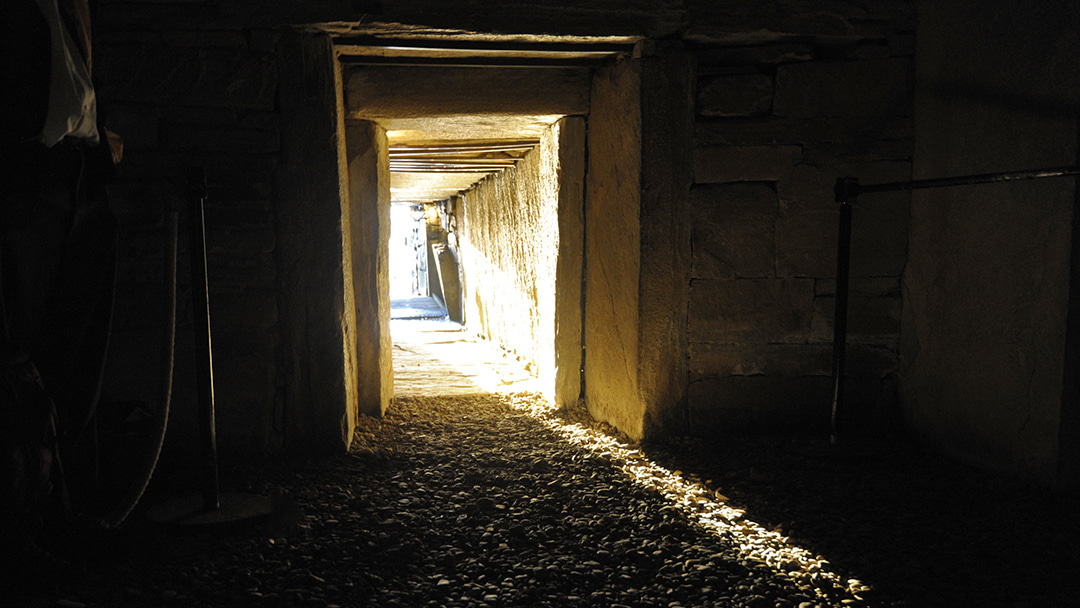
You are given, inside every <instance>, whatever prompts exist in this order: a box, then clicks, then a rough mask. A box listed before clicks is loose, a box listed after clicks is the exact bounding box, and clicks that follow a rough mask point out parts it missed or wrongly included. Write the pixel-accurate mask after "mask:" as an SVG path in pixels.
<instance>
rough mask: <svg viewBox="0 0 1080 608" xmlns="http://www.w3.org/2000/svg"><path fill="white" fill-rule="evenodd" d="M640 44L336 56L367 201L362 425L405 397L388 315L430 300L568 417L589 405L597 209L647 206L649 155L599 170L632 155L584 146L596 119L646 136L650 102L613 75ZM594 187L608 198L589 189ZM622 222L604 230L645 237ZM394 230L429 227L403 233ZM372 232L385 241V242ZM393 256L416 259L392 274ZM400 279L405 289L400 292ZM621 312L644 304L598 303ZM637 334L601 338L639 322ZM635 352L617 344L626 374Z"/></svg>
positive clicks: (355, 254)
mask: <svg viewBox="0 0 1080 608" xmlns="http://www.w3.org/2000/svg"><path fill="white" fill-rule="evenodd" d="M361 43H362V44H361ZM636 43H637V41H636V40H634V39H605V38H600V39H575V40H571V41H566V40H562V41H554V42H553V41H547V42H545V43H536V42H530V43H522V42H516V43H515V42H505V43H500V44H494V43H492V42H490V41H483V40H476V41H471V42H470V41H465V42H461V41H458V42H457V43H456V45H449V46H452V47H454V48H441V47H440V45H439V44H438V43H437V42H433V41H424V40H405V41H403V40H389V41H388V40H380V41H373V40H353V39H348V38H339V39H338V40H337V41H336V44H337V46H336V48H337V52H338V56H339V59H340V60H341V65H342V68H341V69H342V75H341V79H342V87H343V93H344V98H345V99H344V106H345V112H346V119H347V120H346V123H347V127H346V139H347V147H348V148H349V150H350V151H351V152H350V153H349V163H350V169H349V171H350V182H351V183H350V188H351V189H353V190H355V191H356V192H355V194H354V195H353V196H352V199H353V206H354V212H353V214H354V215H353V219H352V221H351V224H352V227H353V230H354V234H353V244H352V256H351V258H352V260H351V263H352V265H353V284H354V293H355V294H356V300H357V306H356V308H357V327H358V328H360V331H358V332H357V342H358V344H357V353H358V356H357V360H358V370H359V372H358V374H359V377H358V382H357V384H358V386H359V387H360V389H359V390H360V406H359V411H360V412H364V413H369V414H381V413H383V412H385V411H386V409H387V407H388V401H389V397H390V396H392V395H393V394H394V391H393V390H392V389H391V388H389V386H388V385H390V384H392V382H393V379H392V378H391V377H389V373H388V369H389V367H390V366H389V365H388V363H387V359H391V360H392V358H393V357H392V354H390V353H387V350H388V349H389V348H391V347H390V346H389V342H390V340H389V339H388V338H387V336H386V335H385V334H386V333H390V332H392V329H391V327H390V325H389V322H388V320H389V318H390V317H392V315H393V313H392V310H391V309H392V307H393V304H392V303H393V302H394V301H395V300H397V301H398V304H399V306H398V308H399V309H402V308H403V307H404V306H405V305H404V304H402V303H401V298H400V297H398V294H400V293H407V294H409V295H412V296H419V297H424V298H431V299H432V300H434V301H435V303H436V304H437V306H438V307H439V308H440V309H442V310H443V311H445V312H446V315H447V316H448V317H449V319H450V320H452V321H453V322H456V323H459V324H463V325H464V326H465V327H467V328H468V331H469V333H470V334H473V335H476V336H479V337H481V338H483V339H485V340H488V341H489V342H491V343H492V344H493V345H495V346H497V347H498V348H501V349H503V350H504V351H506V352H508V353H511V355H512V356H513V357H514V358H516V359H518V360H520V362H521V364H522V365H523V366H525V367H526V368H527V369H528V370H530V371H531V372H532V373H533V374H535V375H536V376H537V377H538V378H539V388H540V391H541V392H542V393H543V394H544V395H545V396H547V397H548V398H549V399H551V400H553V401H554V402H557V403H560V404H563V405H565V404H569V403H574V402H576V401H577V400H578V399H579V398H580V397H581V396H582V394H583V390H584V389H583V384H584V383H583V380H584V377H585V375H586V374H587V373H588V370H587V369H586V367H585V365H584V363H583V351H584V350H585V346H586V345H585V339H586V338H585V336H584V334H583V332H582V327H583V325H584V316H585V315H586V314H587V313H586V311H587V309H588V304H587V302H588V299H587V296H586V285H587V284H586V282H585V274H586V268H587V265H588V263H589V261H588V260H587V258H586V256H585V249H586V247H587V243H586V241H587V239H588V238H589V235H588V234H587V233H586V229H585V227H586V214H587V208H588V207H589V205H590V203H589V202H588V201H593V203H592V206H593V207H595V208H598V209H599V208H601V207H602V206H603V204H605V203H603V202H602V201H605V200H607V199H612V198H617V197H618V196H619V195H620V194H623V193H622V192H621V190H620V189H631V190H632V189H634V183H635V182H636V181H637V180H636V179H635V175H636V173H637V170H638V169H637V163H638V159H637V158H636V155H637V154H638V152H637V147H636V146H634V145H629V146H624V147H623V148H624V149H625V152H623V153H622V154H619V153H611V152H609V151H608V150H600V152H601V153H598V154H595V155H594V156H592V157H590V156H589V155H588V154H587V153H586V149H587V148H592V147H598V146H607V147H609V148H617V147H618V146H616V145H614V142H613V141H612V140H611V139H610V138H611V137H612V135H605V130H604V129H603V128H598V129H593V131H591V132H592V133H595V134H596V135H594V136H590V139H588V141H587V138H586V132H587V130H589V129H591V128H592V127H590V126H588V125H589V124H590V123H592V122H595V121H596V120H595V119H596V117H597V116H599V122H601V123H602V122H604V121H608V122H611V121H618V120H625V121H628V122H629V125H628V126H629V127H630V129H631V133H636V132H637V130H639V129H640V125H639V124H637V123H639V119H638V118H637V116H638V114H637V111H636V109H635V108H634V107H633V106H634V105H635V104H634V103H629V104H628V102H632V100H634V99H636V87H637V86H638V85H637V81H636V79H635V78H631V77H625V76H622V77H619V76H612V74H611V73H612V72H613V71H618V70H619V69H624V68H623V67H621V66H624V64H626V63H629V62H632V57H633V55H634V53H635V49H636V48H637V47H636ZM613 66H620V67H613ZM598 80H601V81H603V80H607V81H612V83H611V84H607V85H606V86H607V88H610V89H612V90H613V91H615V93H614V94H613V93H610V92H607V91H605V90H604V89H605V84H604V83H603V82H601V84H600V85H599V90H600V94H599V95H597V94H596V91H597V90H598V84H597V81H598ZM597 98H599V99H600V102H599V104H598V103H597V102H596V101H595V99H597ZM626 105H630V106H631V107H629V108H627V107H625V106H626ZM634 141H636V138H631V139H630V140H629V142H628V143H631V144H633V142H634ZM590 158H593V159H594V160H588V159H590ZM599 159H603V161H602V162H601V161H600V160H599ZM587 163H594V164H595V165H596V166H593V165H587ZM598 167H600V168H598ZM587 174H588V175H589V176H590V177H589V179H591V180H592V183H591V184H590V187H593V188H596V191H595V192H592V191H587V189H586V175H587ZM357 176H360V177H357ZM627 178H630V179H627ZM621 181H624V182H625V184H622V183H619V182H621ZM354 184H357V185H354ZM635 200H636V197H635V196H630V197H627V199H626V201H624V202H623V203H622V204H621V206H622V207H624V208H625V209H626V210H632V209H633V202H634V201H635ZM373 201H374V202H373ZM606 204H610V203H606ZM395 209H396V210H398V211H392V210H395ZM405 209H408V211H407V212H406V211H405ZM626 210H624V211H623V212H622V214H621V215H620V214H609V213H604V214H601V215H600V216H599V217H601V220H600V221H597V222H596V223H595V225H594V227H593V230H594V231H596V232H598V233H599V231H605V230H606V231H609V232H610V231H618V232H621V233H630V234H633V232H634V229H633V227H631V228H630V229H629V230H627V229H626V227H625V226H619V225H618V224H619V223H620V222H622V221H624V220H625V219H627V218H629V217H634V219H635V220H636V219H637V218H636V216H631V215H627V214H628V213H632V211H626ZM635 215H636V214H635ZM394 218H397V219H396V220H395V219H394ZM395 221H398V222H402V221H404V222H416V223H415V224H412V225H410V226H408V227H406V228H403V229H402V228H397V227H395V226H394V222H395ZM387 223H389V224H390V226H389V227H387V226H385V224H387ZM605 224H608V225H610V226H615V228H611V227H606V226H605ZM373 225H381V226H382V227H381V228H379V229H378V233H377V234H376V233H375V232H374V229H373V228H371V226H373ZM391 238H392V239H393V242H394V245H395V247H397V246H399V245H400V246H403V247H411V248H412V250H413V251H414V255H410V254H409V253H407V252H404V253H402V254H400V256H398V257H394V256H391V255H390V253H389V251H388V250H389V243H388V241H389V240H390V239H391ZM605 238H613V237H612V236H605ZM631 242H632V241H626V242H625V245H629V244H630V243H631ZM406 243H409V245H406ZM630 249H632V247H629V246H623V247H616V248H614V249H611V250H610V251H611V252H612V253H609V254H606V255H617V256H623V253H620V250H630ZM372 254H374V255H372ZM401 259H406V260H407V261H406V262H404V263H402V262H401V261H400V260H401ZM620 261H622V260H620ZM387 275H394V277H395V278H396V280H397V281H403V280H404V281H407V282H408V286H407V287H405V286H400V287H399V286H398V285H397V284H394V285H391V284H389V283H390V279H389V277H388V276H387ZM636 280H637V277H636V276H635V275H634V274H633V273H627V274H626V275H625V276H623V277H622V279H621V282H622V283H623V284H624V286H623V287H622V289H623V291H624V292H627V293H630V292H632V291H633V288H629V289H627V287H628V286H629V284H628V283H627V282H628V281H629V282H636ZM618 283H619V281H615V282H614V284H616V289H618V285H617V284H618ZM612 284H613V282H611V281H606V282H600V283H597V285H601V286H604V288H605V289H606V288H608V287H610V286H611V285H612ZM384 292H386V293H387V294H389V293H390V292H393V294H394V295H393V296H388V295H386V296H384V295H383V293H384ZM371 294H376V297H375V299H370V298H371ZM365 298H369V301H367V302H364V301H362V300H364V299H365ZM624 299H625V300H627V302H628V304H629V306H631V307H633V305H634V304H636V302H634V298H626V297H625V294H623V293H620V294H616V293H605V294H598V297H596V301H597V302H605V301H606V302H617V301H620V300H624ZM605 306H607V305H605ZM598 310H599V308H598ZM631 312H632V308H631ZM400 314H402V315H404V314H407V313H400ZM418 314H421V316H423V313H418ZM602 314H605V315H618V314H619V311H608V310H605V311H604V312H603V313H602ZM623 317H625V318H620V319H617V320H614V322H613V323H609V324H602V325H612V324H614V325H618V324H624V325H625V324H626V323H628V322H629V323H634V322H636V321H637V319H635V318H632V315H623ZM365 328H366V329H367V331H365ZM600 333H602V332H600ZM625 333H626V334H630V333H632V332H629V331H627V332H625ZM626 347H627V345H624V344H615V346H614V347H613V348H610V349H609V350H611V352H612V358H613V359H626V357H624V356H623V354H624V353H622V352H621V351H623V350H625V348H626ZM602 351H603V349H598V351H597V352H598V354H599V355H602V354H603V353H602ZM596 360H597V361H599V360H600V359H596ZM623 365H625V363H624V364H623ZM628 380H629V379H626V378H618V377H617V380H616V382H615V383H609V384H617V383H618V382H619V381H622V382H624V383H625V382H628ZM629 384H632V381H630V382H629ZM373 387H375V388H373ZM624 390H625V389H624ZM602 401H603V400H602V399H601V400H597V402H598V403H599V402H602ZM630 417H633V414H631V415H630ZM632 424H633V423H631V425H632ZM639 424H640V423H639Z"/></svg>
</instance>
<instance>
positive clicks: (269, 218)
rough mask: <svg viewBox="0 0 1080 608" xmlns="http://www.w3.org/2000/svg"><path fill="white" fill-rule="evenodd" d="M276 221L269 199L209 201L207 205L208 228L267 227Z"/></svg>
mask: <svg viewBox="0 0 1080 608" xmlns="http://www.w3.org/2000/svg"><path fill="white" fill-rule="evenodd" d="M273 220H274V207H273V203H271V202H270V201H269V200H267V199H261V200H259V199H256V200H238V199H226V200H215V201H209V202H208V203H207V205H206V225H207V226H233V227H237V226H244V225H247V224H255V225H265V224H271V223H272V222H273Z"/></svg>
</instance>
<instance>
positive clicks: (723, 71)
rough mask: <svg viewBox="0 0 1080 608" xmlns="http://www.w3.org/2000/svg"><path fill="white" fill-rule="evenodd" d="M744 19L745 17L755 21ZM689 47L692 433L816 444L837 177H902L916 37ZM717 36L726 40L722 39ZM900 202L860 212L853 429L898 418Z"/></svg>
mask: <svg viewBox="0 0 1080 608" xmlns="http://www.w3.org/2000/svg"><path fill="white" fill-rule="evenodd" d="M748 18H749V17H748ZM804 25H806V27H807V28H808V30H807V31H806V32H805V34H807V35H808V36H807V38H805V39H803V40H792V39H791V38H786V39H781V40H778V41H776V42H770V43H764V44H755V45H738V46H729V45H724V44H702V45H700V46H699V47H698V48H697V49H696V55H697V60H698V69H697V79H698V80H697V104H696V116H697V126H696V137H695V141H694V150H693V165H694V185H693V188H692V190H691V195H690V216H691V223H692V234H691V239H692V250H693V262H692V279H691V286H690V295H689V323H688V332H689V337H690V345H689V350H690V352H689V360H690V384H689V389H688V390H689V398H688V407H689V416H690V422H691V425H690V427H691V429H694V430H695V432H699V433H705V434H709V433H714V432H716V431H718V430H720V431H725V430H726V431H746V430H753V431H763V430H768V431H779V430H782V429H798V428H801V429H806V430H813V431H819V432H820V431H823V430H825V428H827V425H828V421H829V406H830V402H831V384H830V375H831V345H832V331H833V311H834V305H835V299H836V294H835V291H836V289H835V286H836V281H835V274H836V240H837V224H838V212H837V207H836V204H835V201H834V194H833V186H834V183H835V181H836V179H837V178H838V177H841V176H855V177H858V178H860V180H861V181H862V182H863V183H877V182H885V181H897V180H905V179H910V176H911V152H912V118H911V116H912V101H911V100H912V87H913V78H912V70H913V60H912V54H913V53H912V52H913V38H914V36H913V30H912V28H913V24H912V23H910V22H909V21H906V20H905V19H902V18H901V19H897V20H894V21H891V22H889V23H887V24H882V25H885V29H883V30H880V31H878V32H877V33H876V34H875V35H874V36H872V37H869V38H862V37H857V36H856V37H852V38H839V39H831V38H827V37H820V36H819V37H813V36H812V35H813V34H821V35H824V34H826V32H824V31H814V30H815V29H816V28H815V27H811V26H810V25H809V24H804ZM716 37H718V38H720V37H722V35H721V34H716ZM908 206H909V196H907V195H904V194H896V195H886V196H875V197H873V198H872V199H871V198H869V197H867V198H865V200H861V201H859V203H858V204H857V206H856V210H855V220H854V229H853V230H854V237H853V238H854V243H853V247H852V277H853V278H852V285H851V291H850V293H851V298H852V300H851V304H850V315H849V334H850V339H849V344H850V346H849V369H848V375H849V376H850V377H851V381H850V384H849V386H850V389H849V390H850V393H849V399H850V402H851V403H852V404H853V406H852V408H851V410H852V412H851V417H850V418H849V420H848V422H849V423H850V424H854V425H858V426H861V427H863V428H867V427H869V428H874V429H878V428H880V427H881V426H882V425H886V424H890V423H891V420H892V419H891V416H892V414H893V412H892V410H893V409H894V408H895V406H896V388H895V380H894V377H895V373H896V369H897V355H898V337H899V319H900V274H901V272H902V270H903V267H904V262H905V259H906V243H907V230H908V213H909V209H908Z"/></svg>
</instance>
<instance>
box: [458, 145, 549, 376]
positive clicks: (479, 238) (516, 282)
mask: <svg viewBox="0 0 1080 608" xmlns="http://www.w3.org/2000/svg"><path fill="white" fill-rule="evenodd" d="M558 130H559V127H558V125H554V126H552V127H551V128H549V129H548V130H547V131H546V132H545V133H544V136H543V137H542V138H541V140H540V145H538V146H537V147H536V148H533V150H531V151H530V152H529V153H528V154H526V155H525V157H524V158H523V159H522V160H521V161H519V162H518V163H517V165H516V166H515V167H514V168H513V169H509V170H506V171H504V172H502V173H499V174H496V175H493V176H491V177H488V178H486V179H484V180H483V181H482V182H480V183H479V184H478V185H477V186H476V187H475V188H473V189H472V190H469V191H468V192H466V193H465V194H464V195H463V196H462V197H461V199H460V201H461V205H460V211H459V213H460V217H461V220H462V221H461V222H460V224H459V226H460V230H461V234H460V236H459V244H460V247H461V261H462V264H463V270H464V276H465V306H466V311H465V318H466V320H467V323H468V326H469V329H470V331H472V332H476V333H478V334H480V335H482V336H484V337H485V338H487V339H488V340H491V341H492V342H493V343H495V344H498V345H499V346H500V347H502V348H504V349H506V350H508V351H511V352H513V353H515V354H516V355H517V356H518V357H521V358H522V359H523V360H524V362H525V363H526V364H527V365H528V367H529V368H530V369H534V370H535V371H536V372H537V375H538V376H539V377H540V378H541V381H542V382H543V384H544V385H545V386H547V387H549V388H550V389H553V388H554V377H555V271H556V265H557V263H558V250H559V224H558V205H559V183H558V172H557V168H558V160H559V148H558V144H559V134H558Z"/></svg>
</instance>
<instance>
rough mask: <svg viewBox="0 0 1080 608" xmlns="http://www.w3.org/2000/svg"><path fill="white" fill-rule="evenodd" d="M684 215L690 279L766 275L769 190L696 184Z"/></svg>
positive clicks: (771, 237)
mask: <svg viewBox="0 0 1080 608" xmlns="http://www.w3.org/2000/svg"><path fill="white" fill-rule="evenodd" d="M690 213H691V235H692V236H691V242H692V247H693V251H692V253H693V261H692V263H693V271H692V272H693V276H694V277H695V278H737V277H768V276H772V274H773V272H774V260H775V252H774V242H775V238H776V226H775V225H776V191H775V190H774V189H773V188H771V187H770V186H769V185H767V184H759V183H743V184H725V185H715V186H706V187H701V186H699V187H696V188H694V189H693V190H691V193H690Z"/></svg>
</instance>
